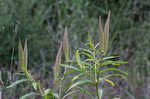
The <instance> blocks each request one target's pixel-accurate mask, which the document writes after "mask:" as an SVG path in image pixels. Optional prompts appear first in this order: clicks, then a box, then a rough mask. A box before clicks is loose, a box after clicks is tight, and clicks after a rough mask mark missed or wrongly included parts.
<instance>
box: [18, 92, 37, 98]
mask: <svg viewBox="0 0 150 99" xmlns="http://www.w3.org/2000/svg"><path fill="white" fill-rule="evenodd" d="M37 95H39V94H37V93H34V92H31V93H27V94H25V95H24V96H21V97H20V99H29V97H33V96H37Z"/></svg>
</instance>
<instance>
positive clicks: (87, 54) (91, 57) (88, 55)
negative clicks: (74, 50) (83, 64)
mask: <svg viewBox="0 0 150 99" xmlns="http://www.w3.org/2000/svg"><path fill="white" fill-rule="evenodd" d="M80 54H82V55H85V56H87V57H88V58H90V59H93V56H92V55H91V54H89V53H87V52H80Z"/></svg>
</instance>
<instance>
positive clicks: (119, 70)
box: [100, 68, 128, 75]
mask: <svg viewBox="0 0 150 99" xmlns="http://www.w3.org/2000/svg"><path fill="white" fill-rule="evenodd" d="M105 71H118V72H120V73H123V74H125V75H128V73H127V72H124V71H122V70H121V69H117V68H107V69H104V70H102V71H100V73H103V72H105Z"/></svg>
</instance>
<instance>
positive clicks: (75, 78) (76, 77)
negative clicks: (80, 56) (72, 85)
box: [72, 73, 85, 81]
mask: <svg viewBox="0 0 150 99" xmlns="http://www.w3.org/2000/svg"><path fill="white" fill-rule="evenodd" d="M84 74H85V73H80V74H78V75H77V76H75V77H73V79H72V81H75V80H77V79H78V78H79V77H80V76H82V75H84Z"/></svg>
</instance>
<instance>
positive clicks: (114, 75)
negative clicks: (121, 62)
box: [99, 74, 126, 80]
mask: <svg viewBox="0 0 150 99" xmlns="http://www.w3.org/2000/svg"><path fill="white" fill-rule="evenodd" d="M110 77H122V78H123V79H125V78H126V76H124V75H122V74H109V75H107V76H105V77H104V78H100V79H99V80H104V79H106V78H110Z"/></svg>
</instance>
